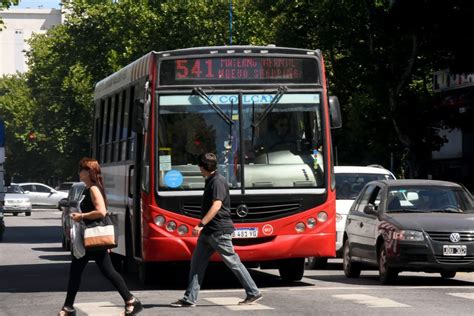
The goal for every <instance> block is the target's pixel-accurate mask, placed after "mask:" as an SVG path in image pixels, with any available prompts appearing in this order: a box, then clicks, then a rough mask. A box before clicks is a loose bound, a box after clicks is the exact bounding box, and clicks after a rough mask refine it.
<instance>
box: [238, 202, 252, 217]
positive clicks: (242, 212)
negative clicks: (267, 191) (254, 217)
mask: <svg viewBox="0 0 474 316" xmlns="http://www.w3.org/2000/svg"><path fill="white" fill-rule="evenodd" d="M236 213H237V216H238V217H245V216H247V215H248V214H249V209H248V208H247V205H245V204H240V205H239V206H237V210H236Z"/></svg>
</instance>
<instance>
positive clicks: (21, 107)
mask: <svg viewBox="0 0 474 316" xmlns="http://www.w3.org/2000/svg"><path fill="white" fill-rule="evenodd" d="M35 107H36V105H35V102H34V100H32V99H31V97H30V89H29V88H28V86H27V84H26V78H25V76H24V75H7V76H3V77H2V78H0V117H1V118H2V119H3V120H4V122H5V132H6V140H7V142H6V157H7V159H6V170H8V171H9V172H10V173H11V175H12V177H13V180H14V181H16V179H18V178H20V179H21V178H22V177H23V176H24V175H26V174H36V172H40V173H41V172H45V171H46V170H45V169H44V168H43V167H42V166H41V165H40V164H38V162H39V160H38V159H37V158H38V155H37V154H36V153H35V151H34V150H33V149H34V144H33V143H32V142H30V141H28V134H29V133H30V132H31V131H32V130H33V125H32V122H31V119H30V117H29V115H30V113H31V112H32V111H33V109H34V108H35ZM35 158H36V159H35Z"/></svg>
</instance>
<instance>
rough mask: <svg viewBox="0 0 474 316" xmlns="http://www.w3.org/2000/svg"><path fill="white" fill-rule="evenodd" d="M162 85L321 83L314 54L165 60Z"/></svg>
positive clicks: (162, 70) (161, 70)
mask: <svg viewBox="0 0 474 316" xmlns="http://www.w3.org/2000/svg"><path fill="white" fill-rule="evenodd" d="M160 75H161V76H160V77H161V79H160V84H161V85H189V84H197V83H201V84H207V83H223V84H225V83H242V84H246V83H265V82H270V83H275V82H277V83H278V82H281V83H283V82H289V83H292V82H294V83H318V82H319V76H318V67H317V62H316V60H315V59H312V58H288V57H212V58H188V59H176V60H165V61H163V62H162V63H161V67H160Z"/></svg>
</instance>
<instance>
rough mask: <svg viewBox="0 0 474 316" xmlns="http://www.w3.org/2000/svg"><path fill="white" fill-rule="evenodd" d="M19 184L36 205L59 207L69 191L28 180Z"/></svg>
mask: <svg viewBox="0 0 474 316" xmlns="http://www.w3.org/2000/svg"><path fill="white" fill-rule="evenodd" d="M18 185H19V186H20V187H21V188H22V189H23V191H25V194H26V196H28V197H29V198H30V200H31V204H32V205H33V206H36V207H46V208H50V207H53V208H59V205H58V203H59V200H61V199H63V198H66V197H67V192H61V191H57V190H55V189H53V188H52V187H50V186H47V185H46V184H43V183H34V182H27V183H19V184H18Z"/></svg>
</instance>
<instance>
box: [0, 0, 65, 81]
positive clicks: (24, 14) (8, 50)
mask: <svg viewBox="0 0 474 316" xmlns="http://www.w3.org/2000/svg"><path fill="white" fill-rule="evenodd" d="M0 16H1V18H2V20H3V23H4V25H3V29H2V30H1V31H0V76H2V75H8V74H15V73H16V72H26V71H27V70H28V66H27V64H26V62H27V59H26V52H27V51H28V50H29V49H30V46H29V45H28V43H27V40H28V39H29V38H30V37H31V36H32V34H35V33H36V34H42V33H46V31H47V30H48V29H50V28H52V27H54V26H55V25H58V24H61V22H62V16H61V10H58V9H12V8H10V9H9V10H5V11H0Z"/></svg>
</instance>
